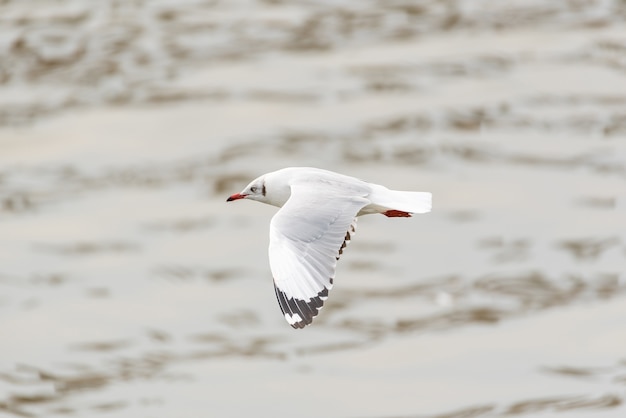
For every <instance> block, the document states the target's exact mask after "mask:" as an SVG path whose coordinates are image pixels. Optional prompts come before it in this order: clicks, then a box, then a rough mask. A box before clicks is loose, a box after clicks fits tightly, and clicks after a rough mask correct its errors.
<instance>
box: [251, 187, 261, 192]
mask: <svg viewBox="0 0 626 418" xmlns="http://www.w3.org/2000/svg"><path fill="white" fill-rule="evenodd" d="M250 191H251V192H252V193H256V192H258V191H259V189H258V187H256V186H253V187H250Z"/></svg>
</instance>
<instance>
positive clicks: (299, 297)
mask: <svg viewBox="0 0 626 418" xmlns="http://www.w3.org/2000/svg"><path fill="white" fill-rule="evenodd" d="M368 192H369V191H368V190H366V189H365V188H364V187H363V188H361V187H351V188H350V189H349V190H347V191H346V190H345V189H344V188H342V187H337V186H335V185H332V184H326V183H322V184H319V185H317V184H316V185H315V186H313V185H312V184H311V183H305V184H295V185H292V187H291V197H290V198H289V200H288V201H287V203H285V205H284V206H283V207H282V208H281V209H280V210H279V211H278V212H277V213H276V215H274V217H273V218H272V221H271V223H270V246H269V258H270V268H271V270H272V274H273V276H274V289H275V291H276V297H277V299H278V303H279V305H280V308H281V310H282V311H283V314H284V315H285V319H286V320H287V322H288V323H289V325H291V326H292V327H293V328H304V327H305V326H306V325H309V324H310V323H311V322H312V321H313V318H314V317H315V316H316V315H317V314H318V313H319V310H320V309H321V308H322V305H323V304H324V301H325V300H326V299H327V298H328V292H329V290H330V289H331V288H332V286H333V279H334V277H335V267H336V266H337V260H338V259H339V256H340V255H341V253H342V252H343V249H344V248H345V246H346V245H347V244H348V243H349V241H350V239H351V237H352V234H354V232H355V230H356V214H357V213H358V212H359V210H361V209H362V208H363V207H364V206H366V205H367V204H369V203H370V202H369V200H367V199H366V198H365V197H364V196H366V195H367V194H368Z"/></svg>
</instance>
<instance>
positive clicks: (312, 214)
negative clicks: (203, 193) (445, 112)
mask: <svg viewBox="0 0 626 418" xmlns="http://www.w3.org/2000/svg"><path fill="white" fill-rule="evenodd" d="M244 198H246V199H252V200H257V201H259V202H263V203H267V204H270V205H274V206H278V207H280V208H281V209H280V210H279V211H278V212H277V213H276V215H274V217H273V218H272V221H271V223H270V245H269V259H270V268H271V270H272V275H273V276H274V288H275V291H276V297H277V299H278V303H279V305H280V307H281V309H282V311H283V314H284V315H285V319H286V320H287V322H288V323H289V325H291V326H292V327H294V328H304V327H305V326H306V325H309V324H310V323H311V322H312V321H313V318H314V317H315V316H317V314H318V313H319V311H320V309H321V308H322V306H323V304H324V301H325V300H326V299H327V298H328V292H329V290H330V289H331V288H332V286H333V280H334V276H335V267H336V265H337V260H338V259H339V256H340V255H341V254H342V252H343V249H344V248H345V246H346V245H347V244H348V243H349V242H350V240H351V238H352V236H353V235H354V232H355V231H356V217H357V216H360V215H365V214H371V213H381V214H384V215H386V216H389V217H410V216H411V214H413V213H426V212H429V211H430V210H431V201H432V195H431V194H430V193H427V192H403V191H396V190H389V189H387V188H386V187H384V186H380V185H378V184H371V183H367V182H365V181H362V180H359V179H357V178H354V177H350V176H345V175H343V174H338V173H334V172H332V171H327V170H322V169H319V168H311V167H290V168H284V169H282V170H278V171H274V172H271V173H268V174H265V175H263V176H261V177H259V178H257V179H255V180H253V181H252V182H251V183H250V184H249V185H248V186H246V188H245V189H243V191H242V192H241V193H236V194H234V195H232V196H230V197H229V198H228V199H227V201H233V200H238V199H244Z"/></svg>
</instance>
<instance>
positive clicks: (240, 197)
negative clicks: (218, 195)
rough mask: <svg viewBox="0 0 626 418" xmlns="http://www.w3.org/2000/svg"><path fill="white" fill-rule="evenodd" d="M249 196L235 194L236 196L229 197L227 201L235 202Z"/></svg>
mask: <svg viewBox="0 0 626 418" xmlns="http://www.w3.org/2000/svg"><path fill="white" fill-rule="evenodd" d="M246 196H247V195H245V194H239V193H235V194H234V195H232V196H231V197H229V198H228V199H226V201H227V202H232V201H233V200H239V199H244V198H245V197H246Z"/></svg>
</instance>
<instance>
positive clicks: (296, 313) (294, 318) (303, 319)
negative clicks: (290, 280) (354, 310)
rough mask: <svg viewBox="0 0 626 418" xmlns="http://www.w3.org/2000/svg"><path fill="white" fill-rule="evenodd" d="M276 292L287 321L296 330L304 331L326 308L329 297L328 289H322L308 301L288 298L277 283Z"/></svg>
mask: <svg viewBox="0 0 626 418" xmlns="http://www.w3.org/2000/svg"><path fill="white" fill-rule="evenodd" d="M274 291H275V292H276V299H278V305H279V306H280V310H281V311H282V313H283V315H284V317H285V320H286V321H287V323H288V324H289V325H290V326H291V327H292V328H294V329H302V328H304V327H306V326H307V325H310V324H311V323H312V322H313V318H315V317H316V316H317V315H318V314H319V312H320V309H321V308H322V306H324V300H325V299H326V298H327V297H328V289H327V288H324V289H322V290H321V291H320V292H319V293H318V294H317V295H315V296H314V297H312V298H311V299H309V300H308V301H305V300H302V299H297V298H287V295H286V294H285V292H283V291H282V290H280V289H279V288H278V286H276V283H274Z"/></svg>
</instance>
